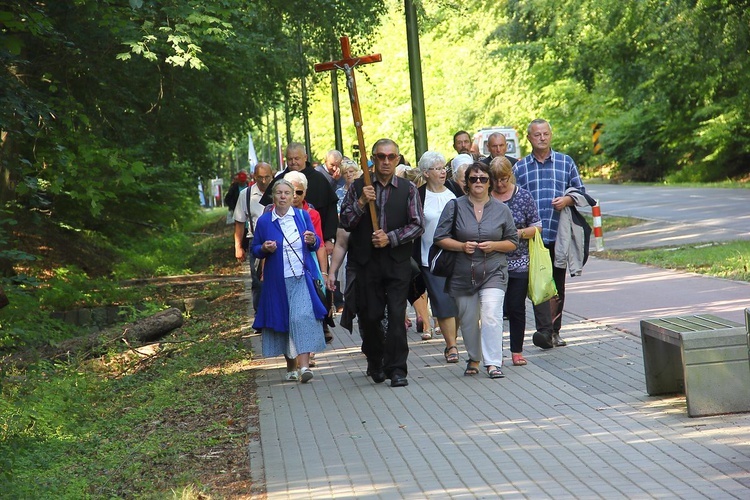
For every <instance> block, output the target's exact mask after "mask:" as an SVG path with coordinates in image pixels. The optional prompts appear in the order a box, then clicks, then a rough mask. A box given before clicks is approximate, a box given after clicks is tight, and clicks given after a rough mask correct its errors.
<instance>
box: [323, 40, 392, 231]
mask: <svg viewBox="0 0 750 500" xmlns="http://www.w3.org/2000/svg"><path fill="white" fill-rule="evenodd" d="M339 40H340V41H341V53H342V54H343V55H344V58H343V59H340V60H338V61H331V62H325V63H320V64H316V65H315V72H317V73H319V72H321V71H332V70H337V69H343V70H344V73H345V74H346V86H347V87H348V88H349V101H350V102H351V104H352V116H353V117H354V128H355V130H356V131H357V144H358V145H359V164H360V165H361V166H362V175H363V176H364V180H365V185H366V186H371V185H372V179H371V178H370V170H369V169H368V168H367V150H366V149H365V138H364V136H363V134H362V112H361V111H360V109H359V97H358V96H357V82H356V81H355V80H354V68H355V67H357V66H359V65H361V64H370V63H376V62H380V61H382V58H381V57H380V54H372V55H369V56H361V57H352V54H351V47H350V46H349V37H348V36H342V37H341V38H340V39H339ZM369 206H370V218H371V220H372V229H373V231H377V230H378V228H379V226H378V215H377V214H376V213H375V203H374V202H372V201H371V202H370V203H369Z"/></svg>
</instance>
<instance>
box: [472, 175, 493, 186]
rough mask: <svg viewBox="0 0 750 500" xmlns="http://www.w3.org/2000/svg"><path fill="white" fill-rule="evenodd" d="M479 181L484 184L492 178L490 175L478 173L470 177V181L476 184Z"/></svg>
mask: <svg viewBox="0 0 750 500" xmlns="http://www.w3.org/2000/svg"><path fill="white" fill-rule="evenodd" d="M477 182H481V183H482V184H487V183H488V182H490V178H489V177H479V176H477V175H472V176H471V177H469V183H470V184H476V183H477Z"/></svg>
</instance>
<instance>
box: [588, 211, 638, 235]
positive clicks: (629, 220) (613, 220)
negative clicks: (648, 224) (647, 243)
mask: <svg viewBox="0 0 750 500" xmlns="http://www.w3.org/2000/svg"><path fill="white" fill-rule="evenodd" d="M583 217H584V218H585V219H586V222H588V223H589V226H591V227H592V228H593V227H594V219H593V217H591V215H589V214H583ZM643 222H644V220H643V219H636V218H635V217H616V216H614V215H612V216H609V215H602V232H604V233H605V234H606V233H608V232H610V231H617V230H618V229H625V228H628V227H631V226H637V225H638V224H641V223H643Z"/></svg>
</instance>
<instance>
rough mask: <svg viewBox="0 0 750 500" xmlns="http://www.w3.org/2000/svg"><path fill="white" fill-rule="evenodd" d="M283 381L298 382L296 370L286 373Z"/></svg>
mask: <svg viewBox="0 0 750 500" xmlns="http://www.w3.org/2000/svg"><path fill="white" fill-rule="evenodd" d="M284 380H286V381H287V382H297V381H298V380H299V374H297V370H294V371H291V372H286V377H284Z"/></svg>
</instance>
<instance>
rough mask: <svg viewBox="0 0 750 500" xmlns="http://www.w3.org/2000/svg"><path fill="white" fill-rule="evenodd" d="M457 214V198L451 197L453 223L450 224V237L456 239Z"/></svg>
mask: <svg viewBox="0 0 750 500" xmlns="http://www.w3.org/2000/svg"><path fill="white" fill-rule="evenodd" d="M457 216H458V198H453V224H452V225H451V237H453V239H454V240H455V239H456V217H457Z"/></svg>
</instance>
